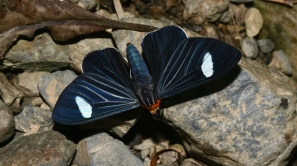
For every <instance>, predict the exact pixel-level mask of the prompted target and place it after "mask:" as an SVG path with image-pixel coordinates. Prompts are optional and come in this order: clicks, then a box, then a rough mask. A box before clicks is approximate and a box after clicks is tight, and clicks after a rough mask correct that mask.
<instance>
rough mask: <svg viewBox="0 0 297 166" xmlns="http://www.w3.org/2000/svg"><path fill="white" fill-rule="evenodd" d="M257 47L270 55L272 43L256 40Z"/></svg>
mask: <svg viewBox="0 0 297 166" xmlns="http://www.w3.org/2000/svg"><path fill="white" fill-rule="evenodd" d="M258 45H259V47H260V50H261V52H263V53H270V52H271V51H272V50H273V49H274V43H273V42H272V40H270V39H261V40H258Z"/></svg>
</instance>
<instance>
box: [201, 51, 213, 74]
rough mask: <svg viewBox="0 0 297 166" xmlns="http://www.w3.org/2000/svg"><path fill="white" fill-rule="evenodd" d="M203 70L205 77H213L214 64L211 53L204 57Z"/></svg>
mask: <svg viewBox="0 0 297 166" xmlns="http://www.w3.org/2000/svg"><path fill="white" fill-rule="evenodd" d="M201 69H202V72H203V74H204V76H205V77H211V76H212V75H213V62H212V57H211V54H210V53H209V52H207V53H206V54H205V55H204V57H203V63H202V66H201Z"/></svg>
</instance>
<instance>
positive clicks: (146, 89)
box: [127, 43, 158, 109]
mask: <svg viewBox="0 0 297 166" xmlns="http://www.w3.org/2000/svg"><path fill="white" fill-rule="evenodd" d="M127 56H128V61H129V64H130V68H131V72H132V76H133V78H134V80H135V86H136V88H137V94H138V96H139V97H140V99H141V101H142V105H143V106H144V107H146V108H147V109H150V108H151V107H152V106H153V107H154V108H153V109H155V107H158V106H154V105H155V104H156V103H157V100H158V98H157V97H156V95H155V93H154V88H155V87H154V84H153V78H152V76H151V75H150V72H149V70H148V67H147V65H146V63H145V62H144V60H143V57H142V56H141V55H140V53H139V51H138V50H137V48H136V47H135V46H134V45H133V44H132V43H128V44H127Z"/></svg>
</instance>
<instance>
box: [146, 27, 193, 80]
mask: <svg viewBox="0 0 297 166" xmlns="http://www.w3.org/2000/svg"><path fill="white" fill-rule="evenodd" d="M186 38H187V35H186V33H185V32H184V31H183V30H182V29H181V28H179V27H177V26H168V27H164V28H161V29H159V30H157V31H153V32H151V33H149V34H147V35H146V36H145V37H144V39H143V41H142V49H143V55H144V57H145V60H146V61H147V63H148V66H149V69H150V72H151V75H152V77H153V80H154V84H155V85H157V83H158V82H160V81H159V80H160V78H161V75H162V73H163V71H164V69H165V66H166V65H167V63H168V61H169V59H170V58H171V57H172V54H173V53H174V51H175V49H176V48H177V47H178V45H179V44H180V43H181V42H182V41H183V40H184V39H186Z"/></svg>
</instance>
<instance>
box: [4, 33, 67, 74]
mask: <svg viewBox="0 0 297 166" xmlns="http://www.w3.org/2000/svg"><path fill="white" fill-rule="evenodd" d="M67 48H68V46H64V45H58V44H56V43H55V42H54V41H53V39H52V38H51V36H50V35H49V34H48V33H43V34H39V35H36V36H35V37H34V39H33V41H28V40H23V39H21V40H18V42H17V43H16V44H15V45H14V46H13V47H12V48H11V49H10V50H9V51H8V52H7V53H6V55H5V58H4V60H3V64H1V65H0V69H19V70H26V71H54V70H58V69H60V68H65V67H67V66H68V65H69V55H68V54H67V51H66V50H67Z"/></svg>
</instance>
